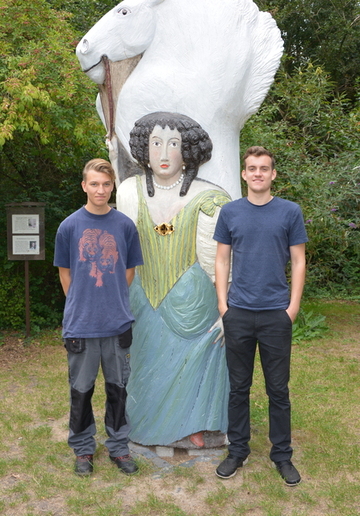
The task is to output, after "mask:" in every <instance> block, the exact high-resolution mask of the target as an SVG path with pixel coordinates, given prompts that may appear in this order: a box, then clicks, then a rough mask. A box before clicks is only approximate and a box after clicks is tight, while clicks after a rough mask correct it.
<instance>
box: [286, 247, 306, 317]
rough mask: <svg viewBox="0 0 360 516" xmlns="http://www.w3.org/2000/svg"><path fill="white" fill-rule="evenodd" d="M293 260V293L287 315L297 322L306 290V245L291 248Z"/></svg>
mask: <svg viewBox="0 0 360 516" xmlns="http://www.w3.org/2000/svg"><path fill="white" fill-rule="evenodd" d="M290 259H291V293H290V304H289V306H288V308H287V310H286V311H287V313H288V315H289V317H290V319H291V320H292V322H294V321H295V319H296V316H297V314H298V311H299V310H300V301H301V296H302V293H303V290H304V284H305V273H306V260H305V244H299V245H293V246H290Z"/></svg>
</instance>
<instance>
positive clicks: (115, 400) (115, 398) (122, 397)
mask: <svg viewBox="0 0 360 516" xmlns="http://www.w3.org/2000/svg"><path fill="white" fill-rule="evenodd" d="M105 390H106V415H105V425H106V426H107V427H109V428H112V429H113V430H114V431H115V432H117V431H118V430H119V428H120V427H122V426H124V425H126V417H125V403H126V396H127V392H126V388H125V387H119V386H118V385H115V384H114V383H106V384H105Z"/></svg>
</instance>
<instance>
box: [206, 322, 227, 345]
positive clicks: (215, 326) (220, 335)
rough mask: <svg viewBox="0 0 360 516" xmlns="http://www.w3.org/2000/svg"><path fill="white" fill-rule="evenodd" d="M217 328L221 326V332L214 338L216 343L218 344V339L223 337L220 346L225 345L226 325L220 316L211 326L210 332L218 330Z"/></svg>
mask: <svg viewBox="0 0 360 516" xmlns="http://www.w3.org/2000/svg"><path fill="white" fill-rule="evenodd" d="M217 328H220V332H219V334H218V336H217V337H216V339H215V340H214V344H216V343H217V342H218V340H220V339H221V342H220V346H221V347H223V346H224V344H225V337H224V326H223V322H222V318H221V317H219V318H218V319H217V321H216V322H215V323H214V324H213V325H212V326H211V328H210V330H209V333H210V332H211V331H213V330H216V329H217Z"/></svg>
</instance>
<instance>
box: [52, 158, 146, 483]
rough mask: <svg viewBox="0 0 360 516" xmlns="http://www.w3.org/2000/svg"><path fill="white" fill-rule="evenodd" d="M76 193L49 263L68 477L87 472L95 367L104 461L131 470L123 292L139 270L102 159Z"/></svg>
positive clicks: (133, 240)
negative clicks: (58, 323) (66, 401)
mask: <svg viewBox="0 0 360 516" xmlns="http://www.w3.org/2000/svg"><path fill="white" fill-rule="evenodd" d="M81 184H82V188H83V190H84V192H85V193H86V194H87V203H86V205H85V206H83V207H82V208H80V209H79V210H77V211H76V212H75V213H73V214H72V215H70V216H69V217H67V218H66V219H65V220H64V221H63V222H62V223H61V224H60V226H59V229H58V231H57V234H56V242H55V258H54V265H55V266H57V267H59V275H60V282H61V285H62V287H63V290H64V293H65V295H66V303H65V309H64V318H63V338H64V342H65V347H66V350H67V354H68V364H69V383H70V398H71V408H70V424H69V426H70V429H69V439H68V443H69V446H70V447H71V448H72V449H73V450H74V453H75V455H76V460H75V473H76V474H78V475H89V474H91V473H92V471H93V456H94V452H95V447H96V443H95V439H94V435H95V433H96V427H95V420H94V415H93V411H92V405H91V398H92V395H93V392H94V388H95V380H96V377H97V374H98V371H99V367H100V363H101V367H102V371H103V374H104V378H105V391H106V413H105V429H106V433H107V435H108V439H107V440H106V442H105V445H106V446H107V448H108V450H109V456H110V460H111V461H112V462H113V463H115V464H116V465H117V467H118V468H119V469H120V470H121V471H123V472H124V473H125V474H132V473H135V472H136V471H137V469H138V467H137V465H136V463H135V461H134V460H133V458H132V457H131V456H130V454H129V448H128V441H129V439H128V434H129V431H130V425H129V421H128V420H127V415H126V411H125V402H126V385H127V382H128V379H129V374H130V366H129V359H130V353H129V347H130V345H131V341H132V332H131V325H132V323H133V321H134V318H133V315H132V313H131V310H130V303H129V286H130V284H131V282H132V280H133V278H134V274H135V267H136V266H137V265H142V263H143V260H142V254H141V249H140V242H139V237H138V233H137V229H136V227H135V225H134V223H133V222H132V220H131V219H129V218H128V217H127V216H126V215H124V214H123V213H121V212H119V211H117V210H115V209H113V208H111V207H110V206H109V204H108V201H109V199H110V196H111V192H112V191H113V189H114V184H115V173H114V170H113V168H112V166H111V165H110V163H109V162H108V161H106V160H103V159H93V160H91V161H89V162H88V163H87V164H86V165H85V168H84V171H83V181H82V183H81Z"/></svg>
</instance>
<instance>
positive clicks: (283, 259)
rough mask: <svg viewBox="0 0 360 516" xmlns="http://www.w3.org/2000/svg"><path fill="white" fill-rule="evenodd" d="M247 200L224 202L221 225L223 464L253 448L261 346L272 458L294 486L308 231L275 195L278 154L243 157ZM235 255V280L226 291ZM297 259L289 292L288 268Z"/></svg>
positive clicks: (222, 473)
mask: <svg viewBox="0 0 360 516" xmlns="http://www.w3.org/2000/svg"><path fill="white" fill-rule="evenodd" d="M244 165H245V168H244V170H243V171H242V177H243V179H244V181H245V182H246V183H247V186H248V195H247V197H244V198H241V199H238V200H236V201H233V202H230V203H228V204H226V205H225V206H223V207H222V209H221V212H220V216H219V219H218V222H217V226H216V229H215V234H214V239H215V240H217V242H218V247H217V255H216V263H215V275H216V280H215V281H216V291H217V296H218V308H219V312H220V315H221V317H222V318H223V324H224V335H225V346H226V357H227V365H228V369H229V378H230V395H229V407H228V413H229V427H228V439H229V441H230V444H229V447H228V449H229V455H228V457H227V458H226V459H225V460H224V461H223V462H222V463H221V464H220V465H219V466H218V468H217V469H216V474H217V475H218V476H219V477H220V478H230V477H232V476H234V475H235V474H236V471H237V468H239V467H241V466H243V464H245V463H246V462H247V457H248V455H249V453H250V447H249V441H250V411H249V395H250V387H251V383H252V375H253V369H254V357H255V351H256V346H257V344H258V345H259V353H260V358H261V364H262V369H263V373H264V377H265V384H266V393H267V395H268V397H269V437H270V441H271V443H272V448H271V452H270V458H271V460H272V461H273V462H274V464H275V466H276V469H277V470H278V472H279V473H280V475H281V476H282V478H283V479H284V480H285V483H286V484H287V485H289V486H294V485H297V484H299V482H300V481H301V477H300V475H299V472H298V471H297V470H296V468H295V467H294V465H293V464H292V462H291V456H292V448H291V429H290V399H289V389H288V382H289V376H290V353H291V336H292V324H293V322H294V321H295V318H296V315H297V313H298V311H299V308H300V299H301V296H302V292H303V287H304V281H305V242H307V240H308V239H307V235H306V231H305V226H304V221H303V216H302V213H301V209H300V207H299V206H298V205H297V204H296V203H293V202H290V201H287V200H284V199H281V198H279V197H273V196H272V195H271V184H272V181H273V180H274V179H275V177H276V170H275V165H274V158H273V156H272V154H271V153H270V152H269V151H267V150H266V149H264V148H263V147H250V149H248V150H247V151H246V153H245V155H244ZM231 254H232V282H231V286H230V289H229V291H228V284H229V278H230V265H231ZM289 260H290V263H291V289H290V296H289V288H288V284H287V280H286V273H285V269H286V265H287V263H288V261H289Z"/></svg>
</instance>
